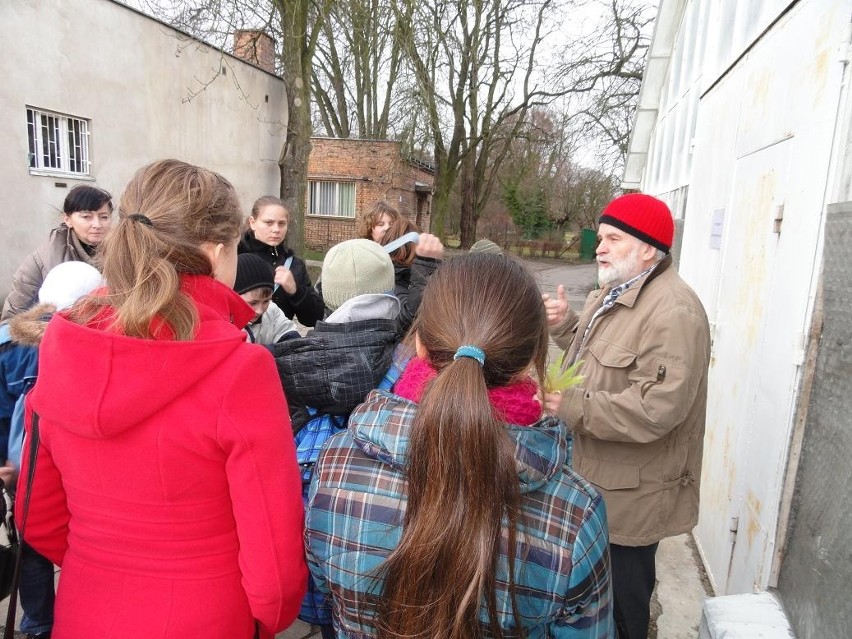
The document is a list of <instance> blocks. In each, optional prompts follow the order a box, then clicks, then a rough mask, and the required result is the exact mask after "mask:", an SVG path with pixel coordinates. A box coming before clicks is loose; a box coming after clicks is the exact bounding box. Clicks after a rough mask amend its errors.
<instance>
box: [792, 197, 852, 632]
mask: <svg viewBox="0 0 852 639" xmlns="http://www.w3.org/2000/svg"><path fill="white" fill-rule="evenodd" d="M823 260H824V266H823V298H824V302H823V307H824V311H825V312H824V322H823V330H822V340H821V342H820V347H819V352H818V355H817V363H816V370H815V374H814V387H813V392H812V394H811V399H810V406H809V409H808V418H807V422H806V428H805V435H804V444H803V446H802V455H801V460H800V465H799V470H798V474H797V482H796V494H795V502H794V513H793V518H792V524H791V526H790V535H789V537H788V542H787V552H786V557H785V559H784V563H783V565H782V568H781V577H780V580H779V584H778V587H779V591H780V593H781V595H782V597H783V598H784V602H785V606H786V608H787V611H788V613H789V615H790V618H791V620H792V623H793V626H794V628H795V629H796V636H798V637H799V638H800V639H808V638H811V637H813V638H817V637H850V636H852V598H850V597H849V575H850V574H852V553H850V548H852V491H850V489H849V487H850V486H852V464H850V460H851V459H852V203H846V205H845V206H843V207H838V210H837V211H831V212H829V214H828V218H827V221H826V226H825V249H824V254H823Z"/></svg>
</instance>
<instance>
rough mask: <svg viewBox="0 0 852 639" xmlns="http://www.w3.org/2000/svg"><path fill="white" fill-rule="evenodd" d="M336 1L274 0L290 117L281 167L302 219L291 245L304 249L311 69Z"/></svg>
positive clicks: (286, 191) (285, 193) (287, 198)
mask: <svg viewBox="0 0 852 639" xmlns="http://www.w3.org/2000/svg"><path fill="white" fill-rule="evenodd" d="M331 4H332V0H318V1H313V0H273V2H272V5H273V7H274V10H275V11H274V14H273V15H275V17H277V26H278V27H279V29H280V34H281V66H282V72H283V73H282V77H283V79H284V84H285V86H286V87H287V103H288V109H289V116H290V117H289V120H288V126H287V137H286V139H285V141H284V147H283V148H282V149H281V156H280V157H279V159H278V166H279V169H280V171H281V199H282V200H283V201H284V203H285V204H286V205H287V208H288V209H289V210H290V211H291V212H293V213H295V217H296V219H297V220H299V222H300V223H299V224H297V225H296V229H295V230H296V233H294V234H293V237H291V238H289V239H288V244H289V245H290V247H291V248H292V249H293V250H294V251H296V252H297V253H301V252H302V251H303V249H304V242H305V233H304V227H305V225H304V220H305V202H306V194H307V193H306V190H307V186H308V159H309V157H310V153H311V93H310V82H311V68H312V66H311V65H312V61H313V57H314V52H315V50H316V47H317V40H318V38H319V35H320V32H321V30H322V27H323V24H324V21H325V17H326V15H327V14H328V11H329V7H330V6H331Z"/></svg>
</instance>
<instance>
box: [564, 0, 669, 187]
mask: <svg viewBox="0 0 852 639" xmlns="http://www.w3.org/2000/svg"><path fill="white" fill-rule="evenodd" d="M596 4H599V5H600V7H601V12H600V19H599V21H598V24H596V25H595V27H594V28H593V29H590V30H589V31H588V33H587V35H584V36H582V37H580V38H577V39H576V40H574V41H572V42H570V43H568V44H567V45H566V47H565V50H564V52H563V55H562V59H563V60H564V63H563V64H562V65H561V67H560V69H559V77H560V79H561V82H564V83H565V84H566V85H567V86H569V87H570V93H571V94H573V95H575V96H579V98H578V99H577V100H576V101H575V107H574V109H573V111H572V112H573V115H574V116H575V117H577V118H579V119H580V121H581V122H582V123H583V125H584V129H585V132H586V134H587V136H588V138H589V140H592V139H594V140H596V141H597V143H598V148H599V150H600V151H601V153H600V154H599V161H600V163H601V166H602V168H605V170H606V169H608V170H609V172H612V173H614V172H616V171H618V170H620V168H621V167H622V166H623V165H624V160H625V158H626V155H627V146H628V143H629V138H630V131H631V129H632V127H633V121H634V117H635V113H636V105H637V104H638V99H639V88H640V86H641V84H642V75H643V72H644V68H645V58H646V57H647V54H648V48H649V46H650V40H651V33H650V32H651V25H652V23H653V19H654V15H655V12H656V6H657V3H656V1H655V0H601V1H599V2H598V1H596Z"/></svg>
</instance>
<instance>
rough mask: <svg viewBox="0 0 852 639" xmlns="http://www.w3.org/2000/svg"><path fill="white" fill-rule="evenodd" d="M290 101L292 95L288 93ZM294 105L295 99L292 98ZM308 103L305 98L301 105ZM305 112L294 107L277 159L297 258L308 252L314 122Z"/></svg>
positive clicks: (289, 235)
mask: <svg viewBox="0 0 852 639" xmlns="http://www.w3.org/2000/svg"><path fill="white" fill-rule="evenodd" d="M288 99H290V98H289V94H288ZM290 101H291V102H293V101H294V100H292V99H290ZM307 104H308V102H307V100H305V99H302V105H305V106H307ZM304 111H306V109H304V108H301V107H299V106H293V107H292V108H291V110H290V118H289V122H288V125H287V140H286V142H285V143H284V148H283V149H282V151H281V157H280V158H279V160H278V168H279V171H280V174H281V190H280V193H281V200H282V201H283V202H284V205H285V206H286V207H287V210H288V211H289V212H290V227H289V229H288V230H287V246H289V247H290V248H291V249H293V251H294V252H295V253H296V255H298V256H300V257H301V256H302V255H303V254H304V252H305V213H306V211H305V208H306V203H307V184H308V158H309V157H310V154H311V121H310V114H307V113H305V112H304Z"/></svg>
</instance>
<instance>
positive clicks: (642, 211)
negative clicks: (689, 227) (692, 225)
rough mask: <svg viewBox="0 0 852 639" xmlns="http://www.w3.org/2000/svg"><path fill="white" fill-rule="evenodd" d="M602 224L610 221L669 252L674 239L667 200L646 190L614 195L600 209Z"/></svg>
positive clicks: (612, 224)
mask: <svg viewBox="0 0 852 639" xmlns="http://www.w3.org/2000/svg"><path fill="white" fill-rule="evenodd" d="M599 221H600V223H601V224H609V225H610V226H614V227H615V228H617V229H621V230H622V231H624V232H625V233H629V234H630V235H632V236H633V237H635V238H637V239H640V240H642V241H643V242H646V243H648V244H650V245H651V246H653V247H654V248H658V249H660V250H661V251H664V252H666V253H668V252H669V250H670V249H671V247H672V240H673V239H674V220H672V214H671V211H669V207H668V206H666V203H665V202H663V201H662V200H658V199H657V198H655V197H652V196H650V195H645V194H644V193H629V194H628V195H622V196H621V197H617V198H615V199H614V200H613V201H612V202H610V203H609V205H608V206H607V207H606V208H605V209H604V211H603V213H601V218H600V220H599Z"/></svg>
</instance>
